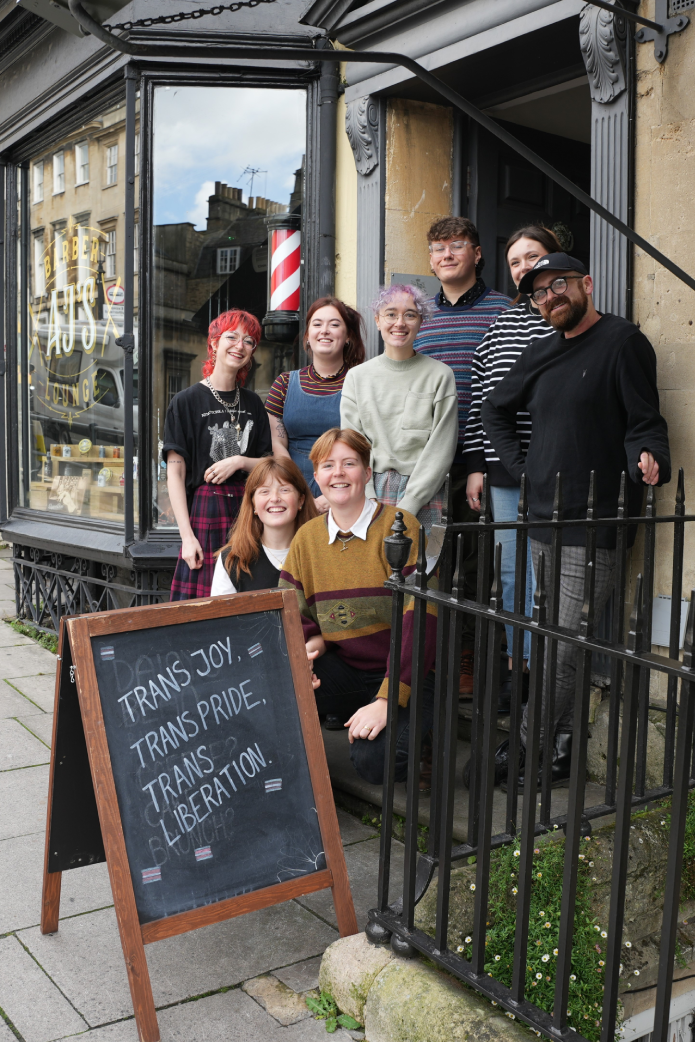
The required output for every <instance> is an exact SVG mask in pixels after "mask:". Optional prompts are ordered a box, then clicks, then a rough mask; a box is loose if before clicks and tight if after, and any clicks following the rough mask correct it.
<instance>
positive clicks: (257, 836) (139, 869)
mask: <svg viewBox="0 0 695 1042" xmlns="http://www.w3.org/2000/svg"><path fill="white" fill-rule="evenodd" d="M103 860H106V862H107V864H108V869H109V877H110V880H111V888H112V891H113V899H114V905H115V910H116V917H117V921H118V928H119V931H120V937H121V944H122V947H123V955H124V957H125V962H126V967H127V971H128V980H129V984H130V992H131V997H132V1001H133V1008H134V1011H135V1019H136V1023H137V1027H138V1032H139V1035H140V1038H141V1040H142V1042H158V1039H159V1028H158V1026H157V1016H156V1013H155V1008H154V1001H153V997H152V989H151V986H150V978H149V972H148V968H147V961H146V958H145V950H144V945H145V944H149V943H151V942H152V941H159V940H162V939H164V938H165V937H172V936H174V935H176V934H180V933H185V932H187V931H188V930H195V929H197V928H198V927H201V926H208V925H210V924H211V923H216V922H221V921H222V920H225V919H230V918H232V917H234V916H238V915H244V914H245V913H247V912H252V911H255V910H256V909H259V908H265V907H267V906H269V905H274V904H279V903H280V902H283V901H289V900H291V899H292V898H295V897H299V896H301V895H302V894H308V893H312V892H314V891H317V890H324V889H327V888H331V890H332V892H333V901H334V904H335V909H336V916H337V920H338V927H339V929H340V933H341V936H345V935H347V934H352V933H356V932H357V922H356V918H355V910H354V907H353V902H352V895H351V893H350V886H349V882H348V877H347V870H346V867H345V858H344V855H343V848H342V843H341V839H340V832H339V829H338V821H337V817H336V813H335V806H334V803H333V795H332V791H331V784H330V778H329V776H328V768H327V765H326V756H325V752H324V748H323V740H322V737H321V730H320V726H319V721H318V716H317V714H316V703H315V699H314V695H313V691H312V687H311V675H310V671H309V667H308V663H307V658H306V651H305V647H304V638H303V635H302V626H301V620H300V615H299V608H298V605H297V598H296V594H295V592H294V591H293V590H268V591H261V592H256V593H247V594H237V595H235V596H231V597H215V598H209V599H207V600H199V601H183V602H178V603H172V604H164V605H159V606H156V607H145V608H133V609H122V610H119V611H111V612H101V613H98V614H94V615H83V616H76V617H74V618H69V619H65V620H63V622H62V623H61V630H60V646H59V663H58V675H57V678H56V704H55V719H54V734H53V747H52V752H51V768H50V785H49V799H48V820H47V829H46V852H45V863H44V880H43V901H42V912H41V931H42V933H55V932H56V931H57V929H58V917H59V906H60V884H61V873H62V872H63V871H65V870H66V869H69V868H77V867H79V866H81V865H86V864H93V863H95V862H98V861H103Z"/></svg>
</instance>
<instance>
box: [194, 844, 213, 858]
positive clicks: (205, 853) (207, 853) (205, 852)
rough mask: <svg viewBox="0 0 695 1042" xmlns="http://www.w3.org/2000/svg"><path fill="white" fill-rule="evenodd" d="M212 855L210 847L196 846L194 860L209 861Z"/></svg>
mask: <svg viewBox="0 0 695 1042" xmlns="http://www.w3.org/2000/svg"><path fill="white" fill-rule="evenodd" d="M211 857H212V850H211V849H210V847H198V849H197V850H196V851H195V859H196V861H209V860H210V858H211Z"/></svg>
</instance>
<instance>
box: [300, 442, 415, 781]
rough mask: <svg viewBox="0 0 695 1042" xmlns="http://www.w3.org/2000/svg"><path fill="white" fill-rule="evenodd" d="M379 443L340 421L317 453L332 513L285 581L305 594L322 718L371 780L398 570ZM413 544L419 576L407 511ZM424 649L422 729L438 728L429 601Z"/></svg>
mask: <svg viewBox="0 0 695 1042" xmlns="http://www.w3.org/2000/svg"><path fill="white" fill-rule="evenodd" d="M370 451H371V446H370V444H369V442H368V441H367V440H366V439H365V438H364V437H363V436H362V435H361V434H359V433H358V432H357V431H354V430H340V429H339V428H337V427H334V428H333V429H332V430H330V431H326V433H325V434H323V435H322V436H321V437H320V438H319V439H318V441H316V443H315V444H314V447H313V449H312V450H311V456H310V459H311V461H312V463H313V464H314V477H315V479H316V481H317V483H318V486H319V488H320V489H321V493H322V495H324V496H325V497H326V500H327V502H328V506H329V510H328V513H327V514H325V515H323V516H322V517H317V518H315V519H314V520H313V521H310V522H309V523H308V524H307V525H304V527H303V528H301V529H300V530H299V531H298V532H297V534H296V536H295V537H294V539H293V540H292V546H291V547H290V552H289V554H288V555H287V560H286V561H285V566H284V568H283V570H282V577H281V579H280V586H281V587H286V588H288V589H292V590H296V591H297V594H298V596H299V608H300V611H301V613H302V626H303V628H304V639H305V640H306V650H307V656H308V658H309V661H310V662H311V663H312V666H313V670H314V674H315V680H314V686H315V693H316V704H317V708H318V711H319V714H321V715H324V714H325V715H326V716H327V720H326V723H327V726H329V727H330V726H331V723H330V722H329V719H328V718H330V717H331V716H333V717H337V718H338V721H339V723H338V726H340V724H343V723H344V725H345V727H348V728H349V736H350V742H351V743H352V749H351V759H352V762H353V764H354V766H355V769H356V770H357V772H358V774H360V775H361V776H362V777H363V778H366V779H367V781H370V782H372V783H373V784H381V782H382V780H383V773H384V756H385V750H386V742H385V731H384V727H385V725H386V707H387V696H388V685H389V682H388V677H389V650H390V641H391V592H390V591H389V590H387V589H386V588H385V587H384V582H385V580H386V579H388V577H389V575H390V573H391V568H390V566H389V564H388V561H387V560H386V553H385V550H384V539H385V538H386V536H388V535H390V534H391V526H392V525H393V522H394V519H395V516H396V508H395V507H392V506H384V505H383V504H381V503H376V502H375V501H374V500H373V499H367V497H366V495H365V489H366V487H367V483H368V482H369V480H370V478H371V476H372V472H371V469H370V466H369V456H370ZM403 519H404V521H405V524H406V529H407V533H408V536H409V537H410V538H411V539H412V540H413V544H412V547H411V551H410V556H409V558H408V563H407V565H406V567H405V569H404V574H405V575H408V574H410V573H411V572H413V570H414V568H415V562H416V558H417V545H418V531H419V528H420V525H419V524H418V522H417V520H416V518H415V517H413V515H412V514H409V513H407V511H403ZM427 612H428V613H427V627H426V639H425V649H424V669H425V674H426V676H425V683H424V689H423V694H424V698H423V718H422V733H423V734H427V732H428V731H429V730H430V728H431V726H432V709H433V705H432V703H433V695H434V683H433V676H434V675H433V674H432V673H431V672H430V670H431V669H432V666H433V665H434V658H435V636H436V618H435V616H434V614H432V613H431V610H430V607H429V605H428V609H427ZM412 621H413V612H412V602H410V603H408V604H407V607H406V610H405V612H404V616H403V638H402V645H401V673H400V689H399V706H400V708H399V710H398V727H397V730H398V739H397V748H396V780H397V781H403V780H404V779H405V777H406V775H407V771H408V732H409V725H410V713H409V709H408V700H409V698H410V682H411V668H412V641H413V628H412Z"/></svg>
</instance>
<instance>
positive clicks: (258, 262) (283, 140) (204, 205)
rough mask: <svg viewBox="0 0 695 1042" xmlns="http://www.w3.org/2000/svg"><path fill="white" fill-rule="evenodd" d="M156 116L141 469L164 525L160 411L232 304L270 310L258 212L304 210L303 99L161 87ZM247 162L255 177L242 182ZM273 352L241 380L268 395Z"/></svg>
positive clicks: (198, 361)
mask: <svg viewBox="0 0 695 1042" xmlns="http://www.w3.org/2000/svg"><path fill="white" fill-rule="evenodd" d="M153 119H154V129H153V153H152V178H153V184H152V196H153V228H152V239H153V243H152V247H153V248H152V254H151V263H152V297H151V300H150V302H149V305H150V308H151V315H152V330H153V343H152V365H151V373H152V384H151V387H150V388H148V393H149V394H150V395H151V399H150V400H151V435H152V446H153V457H154V458H153V459H152V461H151V465H150V472H151V473H153V474H156V475H157V478H158V480H157V481H156V482H155V484H154V487H153V490H152V493H153V498H152V520H153V523H154V525H155V526H156V527H159V528H169V527H175V524H176V522H175V519H174V515H173V511H172V509H171V505H170V503H169V498H168V493H167V487H166V466H165V465H164V464H163V461H162V459H161V455H160V453H161V447H162V445H163V443H164V421H165V417H166V412H167V407H168V405H169V403H170V401H171V399H172V398H173V397H174V395H176V394H178V393H179V392H180V391H182V390H185V388H186V387H188V386H190V385H192V384H194V383H195V382H196V381H198V380H200V379H201V376H202V372H201V369H202V365H203V363H204V361H205V360H206V358H207V333H208V327H209V325H210V322H211V321H212V319H213V318H216V317H217V315H218V314H219V313H220V312H222V311H226V310H228V309H229V308H233V307H238V308H243V309H244V310H246V311H250V312H252V313H253V314H254V315H256V317H257V318H258V319H259V321H261V322H262V320H263V317H264V315H265V314H266V312H267V310H268V299H267V293H268V273H267V262H266V256H267V250H266V246H267V242H268V225H267V217H268V215H269V214H272V213H278V212H285V211H294V212H295V213H299V212H300V211H301V199H302V188H303V186H302V166H303V163H302V160H303V153H304V142H305V140H306V95H305V93H304V91H302V90H285V89H281V88H278V89H266V88H255V87H249V88H243V87H187V86H184V87H178V88H177V89H176V90H175V91H174V90H167V89H166V88H164V87H161V88H156V89H155V92H154V113H153ZM221 126H223V127H224V134H223V135H222V136H220V132H219V128H220V127H221ZM239 142H243V149H242V152H243V155H242V153H241V152H240V151H239V147H240V146H239ZM245 166H248V167H249V169H251V168H253V170H254V173H253V174H251V173H249V174H248V175H246V176H241V177H240V176H239V172H240V170H242V169H243V168H244V167H245ZM259 171H260V172H259ZM252 178H253V180H252ZM230 181H231V182H232V183H230ZM258 192H261V193H262V194H261V195H260V196H259V195H257V193H258ZM249 196H253V199H254V203H255V206H252V205H251V204H250V199H249ZM241 244H243V251H242V249H241ZM184 354H185V356H186V362H185V365H182V364H181V359H182V357H183V356H184ZM279 354H280V352H278V351H277V349H276V348H274V347H273V346H272V345H271V344H269V343H266V342H265V341H263V340H262V341H261V343H260V344H259V346H258V348H257V350H256V354H255V361H256V363H257V365H256V369H255V372H254V376H253V377H252V378H251V379H250V380H249V383H248V384H247V386H249V387H250V388H251V389H252V390H255V391H257V392H259V393H263V392H264V391H267V390H268V389H269V387H270V384H271V382H272V380H273V378H274V376H275V375H276V373H275V366H276V363H277V358H278V356H279Z"/></svg>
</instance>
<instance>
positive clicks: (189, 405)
mask: <svg viewBox="0 0 695 1042" xmlns="http://www.w3.org/2000/svg"><path fill="white" fill-rule="evenodd" d="M260 338H261V326H260V323H259V321H258V319H257V318H256V317H255V316H254V315H250V314H249V313H248V312H247V311H239V310H238V309H236V308H235V309H233V310H232V311H225V312H223V314H221V315H219V316H218V317H217V318H216V319H215V320H214V321H213V322H212V323H211V325H210V329H209V331H208V357H207V361H206V362H205V364H204V366H203V379H202V380H201V381H200V383H196V384H193V386H192V387H187V388H186V389H185V390H184V391H179V393H178V394H176V395H174V397H173V398H172V400H171V402H170V403H169V408H168V409H167V415H166V421H165V424H164V445H163V447H162V456H163V457H164V459H166V462H167V487H168V489H169V498H170V500H171V506H172V509H173V511H174V517H175V518H176V523H177V524H178V526H179V533H180V535H181V550H180V551H179V559H178V562H177V564H176V571H175V572H174V579H173V582H172V584H171V599H172V601H184V600H188V599H190V598H192V597H207V596H208V595H209V593H210V587H211V585H212V575H213V572H214V569H215V554H216V552H217V551H218V550H219V548H220V547H221V546H222V545H223V544H224V543H225V542H226V540H227V533H228V532H229V529H230V527H231V525H232V524H233V522H234V521H235V519H236V516H237V514H238V513H239V507H240V505H241V500H242V497H243V495H244V486H245V484H246V476H247V474H248V473H249V472H250V471H251V470H253V468H254V467H255V466H256V464H257V463H258V462H259V461H260V460H261V459H262V458H263V457H264V456H270V455H271V454H272V442H271V438H270V425H269V423H268V415H267V413H266V411H265V409H264V408H263V403H262V401H261V399H260V398H259V397H258V395H257V394H254V393H253V391H247V390H246V388H245V387H244V384H245V383H246V378H247V376H248V374H249V373H250V372H251V367H252V364H253V363H252V356H253V352H254V351H255V350H256V346H257V344H258V341H259V340H260Z"/></svg>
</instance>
